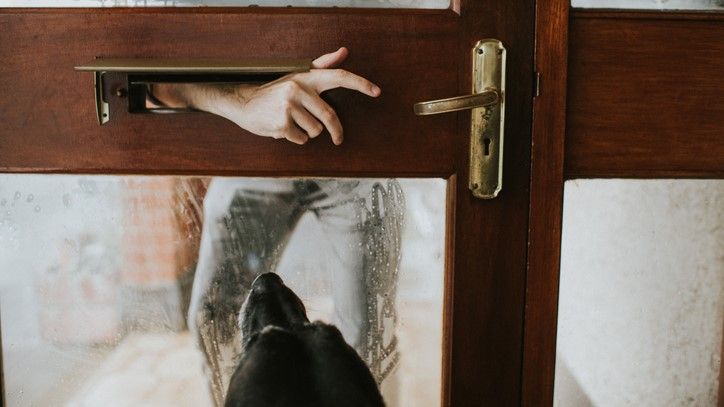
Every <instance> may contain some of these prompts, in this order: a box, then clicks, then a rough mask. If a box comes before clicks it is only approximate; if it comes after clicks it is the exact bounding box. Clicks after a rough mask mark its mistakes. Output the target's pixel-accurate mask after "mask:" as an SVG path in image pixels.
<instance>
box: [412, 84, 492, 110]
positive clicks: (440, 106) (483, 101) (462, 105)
mask: <svg viewBox="0 0 724 407" xmlns="http://www.w3.org/2000/svg"><path fill="white" fill-rule="evenodd" d="M499 101H500V94H498V91H497V90H494V89H491V90H486V91H484V92H481V93H476V94H473V95H465V96H456V97H452V98H447V99H437V100H428V101H426V102H418V103H415V105H414V106H413V107H412V108H413V110H414V111H415V114H416V115H418V116H426V115H429V114H440V113H448V112H457V111H458V110H469V109H475V108H478V107H488V106H493V105H495V104H497V103H498V102H499Z"/></svg>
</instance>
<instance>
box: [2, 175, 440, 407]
mask: <svg viewBox="0 0 724 407" xmlns="http://www.w3.org/2000/svg"><path fill="white" fill-rule="evenodd" d="M444 208H445V182H444V181H442V180H436V179H425V180H384V179H279V178H275V179H250V178H214V179H210V178H194V177H114V176H60V175H41V176H38V175H0V299H1V300H2V303H1V304H0V321H1V323H2V352H3V369H4V375H5V393H6V394H5V395H6V400H7V405H8V406H25V405H73V406H98V405H109V406H111V405H193V406H204V405H213V404H214V400H215V399H216V400H217V401H219V400H222V399H223V396H224V390H225V386H226V384H228V380H229V375H230V373H231V370H233V368H234V363H235V362H236V361H238V354H239V352H240V346H239V345H240V338H239V334H238V322H237V319H238V313H239V310H240V307H241V302H242V301H243V299H244V298H245V295H246V292H247V290H248V286H249V284H250V283H251V280H252V279H253V278H254V277H255V276H256V275H258V274H260V273H263V272H267V271H275V272H277V273H278V274H279V275H280V276H282V278H283V279H284V281H285V283H286V284H287V285H288V286H290V287H291V288H292V289H293V290H294V291H295V292H296V293H297V294H298V295H299V296H300V298H302V300H303V301H304V303H305V306H306V308H307V311H308V314H309V317H310V319H311V320H317V319H319V320H323V321H326V322H329V323H333V324H335V325H337V327H339V329H340V330H341V331H342V333H343V335H344V337H345V339H346V340H347V342H348V343H350V344H351V345H352V346H353V347H354V348H355V349H356V350H357V352H358V353H359V354H360V355H361V356H362V358H363V359H364V360H365V361H366V362H367V364H368V366H369V367H370V370H371V372H372V373H373V376H374V377H375V378H376V379H377V380H378V382H380V383H381V389H382V392H383V395H384V397H385V399H386V401H387V403H388V405H390V406H395V405H400V406H403V405H436V404H439V400H440V390H441V386H440V373H441V362H442V353H441V349H442V348H441V346H442V295H443V241H444V238H443V230H444V218H445V216H444Z"/></svg>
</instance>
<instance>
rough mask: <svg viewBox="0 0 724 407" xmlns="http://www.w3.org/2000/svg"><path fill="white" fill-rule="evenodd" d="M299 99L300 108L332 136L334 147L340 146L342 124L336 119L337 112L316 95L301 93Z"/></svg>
mask: <svg viewBox="0 0 724 407" xmlns="http://www.w3.org/2000/svg"><path fill="white" fill-rule="evenodd" d="M299 99H300V100H299V101H300V102H301V104H302V106H304V108H305V109H307V111H309V113H311V114H312V115H314V117H316V118H317V119H318V120H319V121H320V122H322V124H324V127H326V128H327V131H329V134H330V135H331V136H332V142H333V143H334V144H336V145H340V144H342V123H341V122H340V121H339V117H337V112H335V111H334V109H332V107H331V106H330V105H328V104H327V102H325V101H324V100H322V98H321V97H319V95H317V94H316V93H313V92H304V93H301V94H300V95H299Z"/></svg>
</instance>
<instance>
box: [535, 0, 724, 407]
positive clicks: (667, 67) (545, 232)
mask: <svg viewBox="0 0 724 407" xmlns="http://www.w3.org/2000/svg"><path fill="white" fill-rule="evenodd" d="M535 52H536V54H535V61H534V65H535V69H536V71H537V72H538V75H539V77H540V82H539V84H540V95H539V96H538V97H536V98H535V100H534V118H533V134H532V151H531V187H530V188H531V201H530V202H531V203H530V218H529V232H528V239H529V246H528V259H527V260H528V269H527V275H526V303H525V317H524V320H525V321H524V346H523V370H522V397H521V400H522V404H523V405H526V406H550V405H552V404H553V385H554V379H555V351H556V324H557V311H558V310H557V306H558V281H559V269H560V239H561V226H562V225H561V219H562V218H561V216H562V207H563V182H564V180H566V179H572V178H607V177H617V178H718V179H721V178H724V159H723V158H722V157H724V96H723V95H724V76H722V75H721V72H724V13H721V12H636V11H612V10H576V9H573V10H569V0H539V1H538V2H537V14H536V49H535ZM722 349H723V351H724V347H723V348H722ZM721 383H722V381H721V380H720V390H719V402H720V403H722V400H723V399H724V385H721Z"/></svg>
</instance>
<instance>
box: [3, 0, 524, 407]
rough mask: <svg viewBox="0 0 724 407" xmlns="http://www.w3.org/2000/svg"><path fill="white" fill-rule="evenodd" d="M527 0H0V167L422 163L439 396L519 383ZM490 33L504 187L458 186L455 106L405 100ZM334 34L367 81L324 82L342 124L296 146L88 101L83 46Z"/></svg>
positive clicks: (112, 49) (461, 133)
mask: <svg viewBox="0 0 724 407" xmlns="http://www.w3.org/2000/svg"><path fill="white" fill-rule="evenodd" d="M534 11H535V10H534V4H533V2H504V1H473V0H470V1H468V0H454V1H453V3H452V4H451V5H450V6H449V7H448V8H446V9H440V10H416V9H348V8H296V7H294V8H265V7H219V8H217V7H203V8H184V7H177V8H176V7H174V8H107V9H93V8H79V9H65V8H61V9H51V8H4V9H0V59H1V60H3V61H4V62H3V64H1V65H0V88H2V89H3V96H2V97H0V116H2V123H3V124H2V126H1V127H0V151H2V153H0V171H2V172H5V173H42V174H47V173H62V174H147V175H151V174H154V175H161V174H165V175H170V174H185V175H225V176H273V177H278V176H328V177H372V176H374V177H403V178H405V177H431V178H443V179H445V180H447V182H448V184H447V185H448V192H447V202H448V205H447V214H446V220H447V223H446V246H445V249H446V255H445V256H446V271H445V311H444V340H443V361H442V366H443V379H442V404H444V405H455V406H463V405H476V406H477V405H516V404H518V403H519V402H520V399H521V394H520V391H521V367H522V347H523V323H522V318H523V308H524V291H525V273H526V253H527V236H528V208H529V180H530V176H531V174H530V168H531V164H530V154H531V142H530V140H531V137H530V128H531V116H532V98H533V88H534V87H533V78H534V75H533V44H534V43H533V39H534ZM485 38H496V39H499V40H500V41H502V43H503V44H504V45H505V47H506V49H507V55H508V59H507V72H506V75H507V83H508V86H507V90H506V95H505V98H506V106H507V108H506V121H505V139H506V141H505V143H506V146H505V156H504V175H503V189H502V191H501V192H500V195H499V196H498V197H497V198H496V199H492V200H480V199H477V198H474V197H473V196H472V195H471V193H470V191H469V190H468V187H467V182H468V166H469V140H470V135H469V131H470V130H469V128H470V114H469V112H459V113H451V114H446V115H437V116H430V117H418V116H415V115H414V114H413V111H412V105H413V104H414V103H416V102H419V101H423V100H429V99H437V98H444V97H451V96H457V95H463V94H468V93H470V89H471V64H470V53H471V50H472V48H473V46H474V44H475V43H476V42H477V41H479V40H481V39H485ZM340 45H344V46H346V47H348V48H349V49H350V50H351V55H350V57H349V59H348V61H347V62H346V63H345V66H344V68H346V69H348V70H350V71H352V72H355V73H357V74H360V75H362V76H365V77H367V78H370V79H371V80H373V81H374V82H375V83H377V84H378V85H380V87H381V88H382V96H380V97H379V98H377V99H375V100H371V99H368V98H366V97H364V96H362V95H358V94H354V93H352V92H348V91H332V92H329V94H328V100H330V103H331V104H332V106H333V107H334V108H335V109H336V111H337V112H338V114H339V117H340V119H341V121H342V124H343V126H344V128H345V142H344V144H343V145H342V146H340V147H335V146H333V145H332V143H331V142H329V140H328V139H322V138H320V139H315V140H314V141H313V142H310V143H308V144H307V145H304V146H301V147H300V146H297V145H292V144H291V143H286V142H280V141H274V140H270V139H265V138H261V137H256V136H253V135H251V134H248V133H245V132H244V131H242V130H240V129H239V128H238V127H236V126H234V125H233V124H232V123H230V122H228V121H225V120H223V119H221V118H218V117H215V116H212V115H209V114H204V113H192V114H183V115H170V116H166V115H132V114H129V113H128V112H126V111H125V110H124V101H123V100H122V98H121V96H116V95H114V94H112V95H110V96H109V99H110V100H109V103H110V105H111V113H112V119H111V121H110V122H109V123H107V124H105V125H103V126H99V125H98V124H97V123H96V121H95V119H94V116H95V112H94V103H93V93H92V76H91V75H90V74H88V73H82V72H77V71H75V70H74V69H73V67H74V66H76V65H78V64H81V63H84V62H87V61H88V60H91V59H93V58H95V57H135V58H230V57H233V58H243V57H253V58H308V57H314V56H317V55H321V54H322V53H325V52H329V51H331V50H333V49H336V47H338V46H340Z"/></svg>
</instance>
